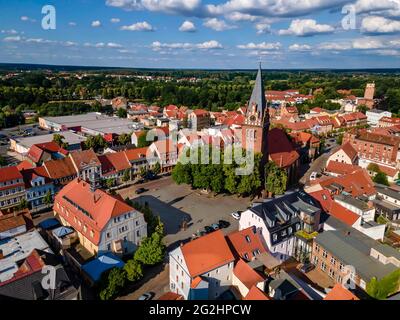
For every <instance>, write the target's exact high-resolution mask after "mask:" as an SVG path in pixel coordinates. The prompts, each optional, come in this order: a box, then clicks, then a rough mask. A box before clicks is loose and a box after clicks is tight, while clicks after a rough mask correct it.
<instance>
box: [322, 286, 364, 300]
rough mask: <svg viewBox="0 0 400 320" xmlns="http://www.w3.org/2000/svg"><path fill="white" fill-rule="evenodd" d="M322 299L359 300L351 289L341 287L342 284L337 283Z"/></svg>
mask: <svg viewBox="0 0 400 320" xmlns="http://www.w3.org/2000/svg"><path fill="white" fill-rule="evenodd" d="M324 300H360V299H359V298H358V297H357V296H355V295H354V294H353V293H352V292H351V291H349V290H347V289H346V288H345V287H343V285H342V284H340V283H337V284H335V286H334V287H333V288H332V290H331V291H329V293H328V294H327V295H326V297H325V298H324Z"/></svg>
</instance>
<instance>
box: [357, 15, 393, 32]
mask: <svg viewBox="0 0 400 320" xmlns="http://www.w3.org/2000/svg"><path fill="white" fill-rule="evenodd" d="M361 31H362V32H364V33H396V32H400V21H397V20H391V19H386V18H384V17H378V16H368V17H365V18H364V19H363V20H362V22H361Z"/></svg>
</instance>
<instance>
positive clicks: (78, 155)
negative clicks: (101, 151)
mask: <svg viewBox="0 0 400 320" xmlns="http://www.w3.org/2000/svg"><path fill="white" fill-rule="evenodd" d="M70 157H71V159H72V161H73V163H74V164H75V165H76V167H77V168H78V169H79V170H80V169H82V168H83V167H84V166H86V165H88V164H92V165H95V166H100V165H101V163H100V161H99V159H98V158H97V155H96V153H95V152H94V151H93V150H92V149H90V150H84V151H77V152H72V153H71V154H70Z"/></svg>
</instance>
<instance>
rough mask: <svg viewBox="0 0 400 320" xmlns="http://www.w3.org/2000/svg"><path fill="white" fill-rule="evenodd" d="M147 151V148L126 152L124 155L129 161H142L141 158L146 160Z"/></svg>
mask: <svg viewBox="0 0 400 320" xmlns="http://www.w3.org/2000/svg"><path fill="white" fill-rule="evenodd" d="M148 149H149V147H143V148H136V149H130V150H126V151H125V155H126V157H127V158H128V160H129V161H135V160H139V159H143V158H146V154H147V150H148Z"/></svg>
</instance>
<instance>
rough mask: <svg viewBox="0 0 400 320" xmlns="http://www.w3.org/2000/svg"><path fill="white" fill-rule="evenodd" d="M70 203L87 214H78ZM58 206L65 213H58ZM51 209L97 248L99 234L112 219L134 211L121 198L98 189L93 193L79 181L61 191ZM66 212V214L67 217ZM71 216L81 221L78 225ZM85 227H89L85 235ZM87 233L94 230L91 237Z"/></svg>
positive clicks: (78, 210)
mask: <svg viewBox="0 0 400 320" xmlns="http://www.w3.org/2000/svg"><path fill="white" fill-rule="evenodd" d="M66 199H68V200H66ZM71 202H73V203H75V204H76V205H78V206H79V207H80V208H81V209H83V210H85V211H86V212H83V211H81V209H78V208H77V207H76V206H74V205H73V204H71ZM59 205H60V206H62V207H64V208H65V210H64V211H63V210H61V209H60V208H59ZM53 209H54V211H55V212H57V213H58V214H59V215H60V216H62V217H63V218H64V219H65V220H66V221H68V223H69V224H70V225H72V227H73V228H74V229H75V230H77V231H78V232H80V233H82V234H83V235H84V236H85V237H86V238H87V239H88V240H89V241H90V242H92V243H94V244H96V245H97V244H99V241H100V232H101V231H102V230H103V229H104V228H105V227H106V225H107V223H108V222H109V221H110V220H111V219H112V218H114V217H118V216H121V215H123V214H125V213H128V212H130V211H133V210H134V209H133V208H132V207H130V206H128V205H127V204H126V203H125V202H124V201H122V200H121V199H119V198H116V197H113V196H111V195H109V194H108V193H106V192H104V191H103V190H100V189H97V190H95V192H92V191H91V190H90V185H89V184H88V183H87V182H85V181H82V180H80V179H75V180H73V181H71V182H70V183H68V184H67V185H66V186H65V187H64V188H62V189H61V191H60V192H59V193H58V194H57V195H56V197H55V201H54V206H53ZM66 211H68V212H69V214H68V215H67V214H66ZM86 213H87V214H89V216H88V215H87V214H86ZM74 217H76V219H77V220H79V221H81V225H79V224H78V223H77V222H75V220H74ZM84 225H87V226H88V227H87V230H86V232H85V231H84ZM90 230H93V231H94V234H93V237H92V236H91V235H90Z"/></svg>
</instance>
